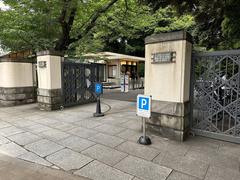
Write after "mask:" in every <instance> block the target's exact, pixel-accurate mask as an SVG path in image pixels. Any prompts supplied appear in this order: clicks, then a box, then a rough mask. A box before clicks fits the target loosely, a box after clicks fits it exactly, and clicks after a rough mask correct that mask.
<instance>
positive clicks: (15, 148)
mask: <svg viewBox="0 0 240 180" xmlns="http://www.w3.org/2000/svg"><path fill="white" fill-rule="evenodd" d="M0 153H2V154H6V155H8V156H12V157H17V156H20V155H22V154H25V153H27V151H26V150H25V149H24V148H22V147H21V146H19V145H17V144H15V143H13V142H11V143H8V144H3V145H1V146H0Z"/></svg>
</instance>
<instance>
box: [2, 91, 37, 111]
mask: <svg viewBox="0 0 240 180" xmlns="http://www.w3.org/2000/svg"><path fill="white" fill-rule="evenodd" d="M34 102H36V88H35V87H14V88H5V87H0V107H9V106H16V105H22V104H28V103H34Z"/></svg>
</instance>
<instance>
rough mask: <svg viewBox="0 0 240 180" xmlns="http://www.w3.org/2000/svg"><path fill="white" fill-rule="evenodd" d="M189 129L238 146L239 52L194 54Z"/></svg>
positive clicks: (239, 112)
mask: <svg viewBox="0 0 240 180" xmlns="http://www.w3.org/2000/svg"><path fill="white" fill-rule="evenodd" d="M192 59H193V64H192V67H193V72H192V88H191V89H192V96H191V97H192V121H191V126H192V129H193V130H194V131H195V133H196V134H198V135H203V136H208V137H212V138H217V139H222V140H226V141H232V142H237V143H240V97H239V95H240V87H239V86H240V51H239V50H236V51H235V50H233V51H216V52H208V53H198V54H194V55H193V58H192Z"/></svg>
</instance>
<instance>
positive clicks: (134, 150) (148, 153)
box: [116, 141, 160, 161]
mask: <svg viewBox="0 0 240 180" xmlns="http://www.w3.org/2000/svg"><path fill="white" fill-rule="evenodd" d="M116 149H117V150H119V151H122V152H126V153H128V154H131V155H133V156H137V157H140V158H143V159H146V160H149V161H151V160H152V159H153V158H155V157H156V156H157V155H158V154H159V153H160V152H159V151H158V150H157V149H154V148H150V147H147V146H144V145H140V144H138V143H137V142H136V143H134V142H130V141H127V142H124V143H122V144H120V145H119V146H118V147H117V148H116Z"/></svg>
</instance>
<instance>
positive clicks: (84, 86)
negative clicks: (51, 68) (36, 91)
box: [62, 61, 99, 107]
mask: <svg viewBox="0 0 240 180" xmlns="http://www.w3.org/2000/svg"><path fill="white" fill-rule="evenodd" d="M62 67H63V70H62V76H63V78H62V79H63V101H64V106H65V107H67V106H74V105H80V104H86V103H91V102H95V101H96V97H95V95H94V83H95V82H97V81H98V80H99V68H98V65H97V64H83V63H76V62H67V61H65V62H63V65H62Z"/></svg>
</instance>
